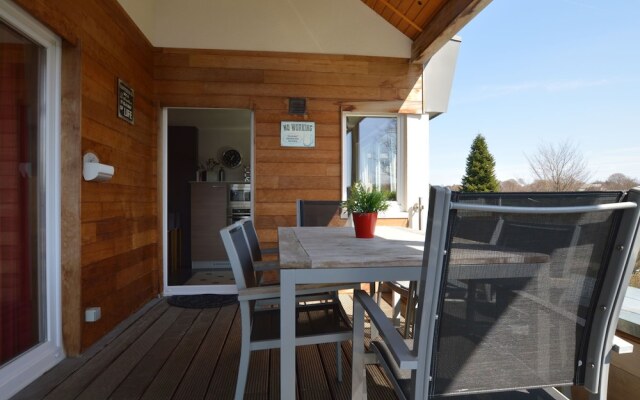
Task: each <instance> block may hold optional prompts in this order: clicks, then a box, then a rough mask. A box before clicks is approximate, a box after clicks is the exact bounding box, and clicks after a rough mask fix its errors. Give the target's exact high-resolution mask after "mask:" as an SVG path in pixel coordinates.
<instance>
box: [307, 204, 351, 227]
mask: <svg viewBox="0 0 640 400" xmlns="http://www.w3.org/2000/svg"><path fill="white" fill-rule="evenodd" d="M341 204H342V202H340V201H337V200H336V201H333V200H298V201H297V225H298V226H345V224H346V223H347V219H343V218H342V217H341V216H340V215H341V213H342V207H341Z"/></svg>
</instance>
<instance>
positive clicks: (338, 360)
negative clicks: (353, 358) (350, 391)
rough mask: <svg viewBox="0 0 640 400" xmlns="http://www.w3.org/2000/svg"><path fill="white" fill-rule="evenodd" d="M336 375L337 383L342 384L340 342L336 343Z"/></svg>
mask: <svg viewBox="0 0 640 400" xmlns="http://www.w3.org/2000/svg"><path fill="white" fill-rule="evenodd" d="M336 373H337V374H338V382H342V342H336Z"/></svg>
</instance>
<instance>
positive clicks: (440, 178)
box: [430, 0, 640, 185]
mask: <svg viewBox="0 0 640 400" xmlns="http://www.w3.org/2000/svg"><path fill="white" fill-rule="evenodd" d="M459 35H460V36H461V37H462V45H461V48H460V54H459V57H458V64H457V67H456V73H455V78H454V82H453V89H452V93H451V98H450V101H449V110H448V112H447V113H446V114H443V115H440V116H439V117H437V118H435V119H433V120H432V121H431V124H430V173H431V183H432V184H444V185H450V184H455V183H460V181H461V179H462V176H463V175H464V172H465V161H466V157H467V155H468V154H469V148H470V146H471V142H472V141H473V139H474V137H475V136H476V135H477V134H478V133H482V134H483V135H484V136H485V138H486V139H487V143H488V145H489V151H490V152H491V153H492V154H493V156H494V158H495V160H496V175H497V177H498V179H500V180H507V179H510V178H515V179H524V180H525V181H526V182H531V181H532V180H533V178H532V175H531V172H530V171H529V165H528V163H527V159H526V157H525V154H529V155H531V154H534V153H535V152H536V149H537V148H538V146H539V145H540V144H541V143H553V144H559V143H562V142H564V141H567V140H569V141H571V142H573V143H574V144H575V145H577V146H578V148H579V149H580V151H581V152H582V154H583V155H584V156H585V157H586V158H587V160H588V162H589V170H590V171H591V172H592V176H593V178H592V180H597V179H606V178H607V177H608V176H609V175H611V174H613V173H616V172H621V173H623V174H626V175H629V176H631V177H635V178H640V1H638V0H611V1H602V0H526V1H525V0H493V2H492V3H491V4H489V6H488V7H487V8H485V9H484V10H483V11H482V12H481V13H480V14H479V15H478V16H477V17H476V18H475V19H474V20H473V21H471V22H470V23H469V24H468V25H467V26H466V27H465V28H463V30H462V31H461V32H460V33H459Z"/></svg>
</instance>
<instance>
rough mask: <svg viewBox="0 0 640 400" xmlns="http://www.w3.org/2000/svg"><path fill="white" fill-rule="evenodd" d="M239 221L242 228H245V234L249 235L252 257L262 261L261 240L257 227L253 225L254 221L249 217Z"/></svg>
mask: <svg viewBox="0 0 640 400" xmlns="http://www.w3.org/2000/svg"><path fill="white" fill-rule="evenodd" d="M239 223H240V224H241V225H242V229H244V234H245V236H246V237H247V244H248V245H249V250H250V251H251V257H252V258H253V260H254V261H262V250H261V249H260V241H259V240H258V234H257V233H256V228H255V226H254V225H253V221H252V220H250V219H249V218H245V219H243V220H241V221H239Z"/></svg>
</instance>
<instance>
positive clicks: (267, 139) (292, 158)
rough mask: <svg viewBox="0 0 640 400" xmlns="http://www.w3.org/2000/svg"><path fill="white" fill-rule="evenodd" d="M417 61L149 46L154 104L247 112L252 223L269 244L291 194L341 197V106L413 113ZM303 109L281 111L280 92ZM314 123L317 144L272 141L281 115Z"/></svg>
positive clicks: (283, 221) (287, 221) (290, 211)
mask: <svg viewBox="0 0 640 400" xmlns="http://www.w3.org/2000/svg"><path fill="white" fill-rule="evenodd" d="M421 72H422V70H421V66H419V65H412V64H409V62H408V60H406V59H399V58H382V57H362V56H341V55H317V54H315V55H314V54H293V53H266V52H240V51H216V50H190V49H168V48H161V49H156V50H155V53H154V78H155V89H156V96H157V99H158V101H159V104H160V106H162V107H211V108H243V109H251V110H253V111H254V122H255V152H256V154H255V159H256V165H255V167H254V177H253V179H254V182H255V187H256V193H255V195H254V197H255V205H256V208H255V215H256V221H255V222H256V228H257V230H258V235H259V237H260V240H261V242H263V244H265V245H273V244H275V242H276V241H277V230H276V228H277V227H278V226H293V225H295V213H296V208H295V201H296V199H298V198H306V199H318V200H337V199H340V196H341V136H340V135H341V112H342V111H343V110H349V111H352V110H357V111H367V110H373V111H393V112H397V111H399V110H400V111H403V112H419V111H418V110H417V109H416V108H417V107H419V106H420V105H421V100H420V99H421V96H422V89H421V88H422V82H421ZM289 97H304V98H306V99H307V114H306V115H305V116H294V115H289V114H288V98H289ZM290 120H293V121H295V120H301V121H314V122H315V123H316V147H315V148H313V149H307V148H302V149H295V148H282V147H280V121H290Z"/></svg>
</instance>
